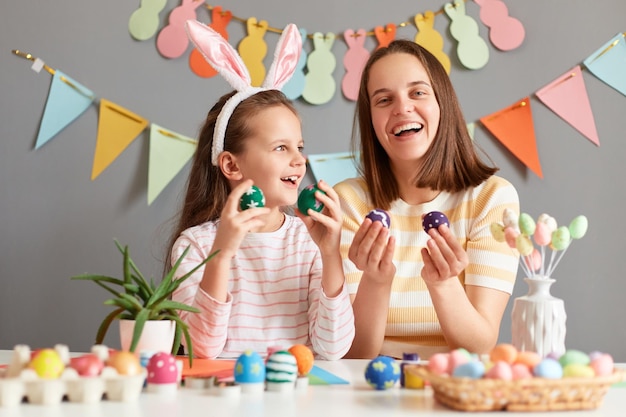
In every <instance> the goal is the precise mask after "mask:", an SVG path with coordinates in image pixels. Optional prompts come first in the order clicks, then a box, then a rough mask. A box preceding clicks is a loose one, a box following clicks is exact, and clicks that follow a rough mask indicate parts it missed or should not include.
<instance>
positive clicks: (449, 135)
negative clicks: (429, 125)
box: [352, 40, 498, 209]
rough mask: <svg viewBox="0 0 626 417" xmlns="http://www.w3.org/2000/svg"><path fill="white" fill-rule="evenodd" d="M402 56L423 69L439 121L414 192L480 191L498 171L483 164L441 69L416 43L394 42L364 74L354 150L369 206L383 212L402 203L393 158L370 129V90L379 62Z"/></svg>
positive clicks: (380, 51) (374, 57)
mask: <svg viewBox="0 0 626 417" xmlns="http://www.w3.org/2000/svg"><path fill="white" fill-rule="evenodd" d="M399 53H404V54H408V55H411V56H414V57H416V58H417V59H418V60H419V61H420V62H421V63H422V65H423V66H424V69H425V70H426V73H427V74H428V76H429V78H430V81H431V85H432V87H433V90H434V92H435V97H436V98H437V102H438V103H439V108H440V115H441V116H440V119H439V126H438V129H437V134H436V136H435V138H434V140H433V142H432V144H431V146H430V148H429V149H428V151H427V152H426V154H425V155H424V158H423V163H422V164H421V167H420V168H419V171H417V170H418V167H416V174H415V182H414V184H415V186H416V187H419V188H430V189H433V190H440V191H449V192H457V191H461V190H464V189H466V188H468V187H475V186H477V185H479V184H480V183H482V182H483V181H484V180H486V179H487V178H489V177H490V176H491V175H493V174H494V173H495V172H496V171H497V170H498V168H496V167H493V166H489V165H487V164H485V163H484V162H482V161H481V159H480V157H479V156H478V153H477V152H476V145H475V144H474V142H473V140H472V138H471V137H470V135H469V132H468V131H467V125H466V123H465V119H464V117H463V113H462V112H461V107H460V105H459V102H458V99H457V96H456V93H455V91H454V87H453V86H452V82H451V81H450V78H449V77H448V74H447V73H446V71H445V69H444V67H443V66H442V65H441V63H440V62H439V61H438V60H437V58H435V57H434V56H433V55H432V54H431V53H430V52H428V51H427V50H426V49H424V48H423V47H421V46H420V45H418V44H417V43H415V42H413V41H410V40H395V41H393V42H391V43H390V44H389V45H388V46H387V47H384V48H380V49H377V50H376V51H374V52H373V53H372V55H371V56H370V58H369V60H368V61H367V63H366V65H365V67H364V68H363V74H362V77H361V85H360V88H359V96H358V99H357V105H356V109H355V114H354V124H353V130H352V150H353V152H354V153H355V154H357V155H359V159H360V164H359V172H360V174H361V175H362V176H363V177H364V179H365V182H366V183H367V186H368V188H369V191H370V196H371V200H372V201H371V203H372V204H373V205H374V206H376V207H380V208H382V209H388V208H389V207H390V205H391V203H392V202H393V201H394V200H397V199H398V198H400V192H399V188H398V184H397V182H396V180H395V177H394V175H393V172H392V169H391V162H390V160H389V157H388V155H387V153H386V152H385V150H384V149H383V147H382V146H381V145H380V142H379V141H378V139H377V137H376V133H375V131H374V127H373V125H372V114H371V103H370V98H369V92H368V91H367V84H368V82H369V76H370V71H371V69H372V66H373V65H374V64H375V63H376V62H378V61H379V60H380V59H381V58H383V57H385V56H387V55H391V54H399Z"/></svg>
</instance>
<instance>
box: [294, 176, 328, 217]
mask: <svg viewBox="0 0 626 417" xmlns="http://www.w3.org/2000/svg"><path fill="white" fill-rule="evenodd" d="M316 191H319V192H320V193H322V194H326V193H325V192H324V191H322V190H320V189H319V188H318V187H317V185H315V184H311V185H307V186H306V187H304V189H303V190H302V191H301V192H300V195H299V196H298V210H300V213H302V214H304V215H305V216H308V215H309V214H308V213H309V209H311V210H314V211H317V212H320V211H322V210H323V209H324V204H322V202H321V201H319V200H318V199H317V198H315V192H316Z"/></svg>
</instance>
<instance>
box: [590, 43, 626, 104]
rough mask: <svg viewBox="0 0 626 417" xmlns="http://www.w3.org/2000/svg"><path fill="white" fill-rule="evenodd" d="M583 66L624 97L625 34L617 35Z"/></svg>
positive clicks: (625, 76) (625, 87)
mask: <svg viewBox="0 0 626 417" xmlns="http://www.w3.org/2000/svg"><path fill="white" fill-rule="evenodd" d="M584 64H585V66H586V67H587V68H588V69H589V71H591V73H592V74H593V75H595V76H596V77H598V78H599V79H600V80H602V81H604V82H605V83H606V84H608V85H609V86H611V87H613V88H614V89H616V90H617V91H619V92H620V93H622V94H624V95H626V32H624V33H618V34H617V35H616V36H615V37H614V38H613V39H611V40H610V41H608V42H607V43H605V44H604V45H603V46H601V47H600V49H598V50H597V51H596V52H594V53H593V54H591V55H590V56H589V57H588V58H587V59H585V61H584Z"/></svg>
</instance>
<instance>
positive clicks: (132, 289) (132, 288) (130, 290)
mask: <svg viewBox="0 0 626 417" xmlns="http://www.w3.org/2000/svg"><path fill="white" fill-rule="evenodd" d="M124 288H125V289H126V293H127V294H132V295H136V294H139V285H137V284H124Z"/></svg>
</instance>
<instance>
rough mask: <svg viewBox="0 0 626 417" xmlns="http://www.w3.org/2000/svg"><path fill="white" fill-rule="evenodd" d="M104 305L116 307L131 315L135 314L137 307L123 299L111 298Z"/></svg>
mask: <svg viewBox="0 0 626 417" xmlns="http://www.w3.org/2000/svg"><path fill="white" fill-rule="evenodd" d="M104 304H105V305H108V306H118V307H120V308H123V309H124V310H127V311H129V312H131V313H135V312H136V311H137V306H136V305H135V304H134V303H132V302H130V301H128V300H124V299H123V298H111V299H109V300H106V301H105V302H104Z"/></svg>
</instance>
